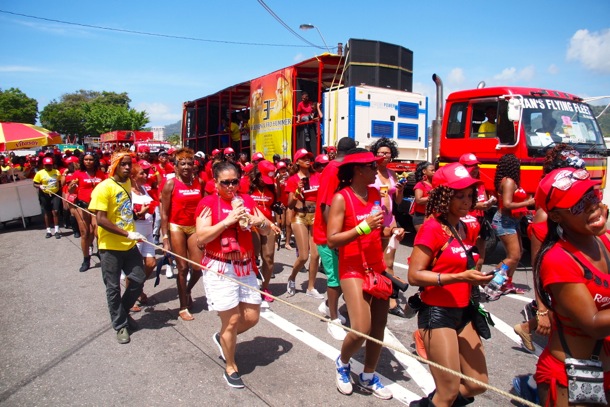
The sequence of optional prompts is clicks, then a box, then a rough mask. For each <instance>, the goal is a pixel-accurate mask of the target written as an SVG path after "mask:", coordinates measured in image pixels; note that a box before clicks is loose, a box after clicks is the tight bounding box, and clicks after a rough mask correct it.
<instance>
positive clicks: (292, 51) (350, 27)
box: [0, 0, 610, 126]
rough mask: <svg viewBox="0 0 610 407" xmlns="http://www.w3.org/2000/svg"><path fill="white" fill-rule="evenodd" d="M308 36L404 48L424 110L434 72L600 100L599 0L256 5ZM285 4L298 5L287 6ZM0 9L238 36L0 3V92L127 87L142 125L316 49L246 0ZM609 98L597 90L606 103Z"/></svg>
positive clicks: (605, 10) (606, 22) (48, 94)
mask: <svg viewBox="0 0 610 407" xmlns="http://www.w3.org/2000/svg"><path fill="white" fill-rule="evenodd" d="M265 4H266V5H267V6H269V7H270V8H271V9H272V10H273V11H274V12H275V14H277V15H278V16H279V17H280V18H281V19H282V20H283V21H284V22H285V23H286V24H287V25H288V26H290V27H291V28H292V29H294V30H295V31H297V33H298V34H300V35H301V36H302V37H304V38H305V39H307V40H308V41H310V42H312V43H315V44H317V45H320V46H322V45H323V44H322V40H321V39H320V36H319V35H318V33H317V32H316V31H315V30H309V31H302V30H299V28H298V27H299V25H300V24H302V23H311V24H314V25H316V26H317V27H318V28H319V30H320V32H321V33H322V35H323V36H324V38H325V40H326V42H327V43H328V45H329V46H331V47H334V46H336V44H337V43H338V42H343V43H345V42H347V40H348V39H349V38H356V39H360V38H363V39H370V40H379V41H385V42H389V43H393V44H398V45H401V46H403V47H406V48H409V49H411V50H412V51H413V52H414V79H413V81H414V91H416V92H420V93H423V94H425V95H427V96H429V97H430V106H434V104H433V103H435V102H434V100H435V94H434V92H435V91H434V84H433V83H432V80H431V76H432V74H433V73H437V74H438V75H440V76H441V78H442V79H443V82H444V84H445V96H447V94H448V93H449V92H451V91H454V90H460V89H468V88H472V87H475V86H476V85H477V83H478V82H479V81H481V80H484V81H485V82H486V83H487V86H494V85H511V84H512V85H521V86H535V87H543V88H550V89H557V90H562V91H566V92H570V93H574V94H577V95H579V96H582V97H592V96H601V95H610V2H609V1H606V0H599V1H593V0H581V1H578V2H574V1H565V0H556V1H522V0H514V1H502V2H499V1H490V0H487V1H479V0H474V1H467V2H453V1H445V0H437V1H434V2H432V1H426V2H421V1H420V2H412V1H398V0H392V1H390V0H387V1H384V0H381V1H361V0H351V1H319V0H309V1H300V2H298V3H297V2H295V1H286V0H284V1H282V0H265ZM297 4H299V5H298V6H297ZM0 10H2V11H8V12H13V13H20V14H27V15H32V16H36V17H42V18H46V19H51V20H64V21H69V22H73V23H79V24H85V25H94V26H101V27H109V28H114V29H120V30H131V31H140V32H149V33H156V34H165V35H171V36H182V37H192V38H198V39H204V40H215V41H229V42H242V43H250V44H254V43H258V44H261V43H264V44H281V45H288V46H281V47H280V46H268V45H265V46H259V45H248V44H231V43H223V42H208V41H192V40H184V39H175V38H166V37H157V36H146V35H137V34H129V33H123V32H116V31H109V30H101V29H95V28H89V27H83V26H75V25H67V24H62V23H58V22H52V21H46V20H40V19H32V18H27V17H23V16H16V15H12V14H6V13H3V12H0V45H1V50H2V53H1V57H0V88H2V89H7V88H11V87H17V88H20V89H21V90H22V91H24V92H25V93H26V94H27V95H28V96H30V97H33V98H35V99H37V100H38V103H39V110H42V108H43V107H44V106H45V105H46V104H47V103H49V102H50V101H51V100H53V99H59V97H60V96H61V95H62V94H64V93H71V92H75V91H77V90H79V89H87V90H97V91H102V90H105V91H114V92H127V93H128V94H129V96H130V97H131V99H132V107H135V108H136V109H138V110H146V111H147V112H148V113H149V116H150V119H151V121H150V123H149V125H151V126H156V125H165V124H169V123H173V122H175V121H177V120H179V119H180V118H181V111H182V103H183V102H184V101H187V100H193V99H196V98H199V97H202V96H205V95H208V94H210V93H214V92H216V91H218V90H220V89H223V88H225V87H227V86H230V85H233V84H236V83H239V82H242V81H246V80H249V79H253V78H256V77H259V76H262V75H264V74H266V73H269V72H272V71H274V70H277V69H279V68H282V67H285V66H289V65H292V64H293V63H295V62H298V61H301V60H303V59H307V58H310V57H312V56H314V55H315V54H319V53H321V52H323V50H322V49H318V48H313V47H311V46H308V45H307V44H306V43H305V42H303V41H302V40H301V39H299V38H297V37H295V36H294V35H293V34H292V33H290V32H289V31H288V30H287V29H286V28H284V27H283V26H282V25H280V23H278V22H277V21H276V20H275V19H274V18H273V17H272V16H271V15H270V14H269V13H268V12H267V11H266V10H265V9H264V8H263V7H262V5H261V4H260V3H259V2H258V1H256V0H248V1H245V0H244V1H239V0H238V1H231V2H229V1H222V2H220V1H215V2H214V1H196V0H187V1H182V2H168V1H163V2H161V1H155V0H152V1H150V0H149V1H139V0H134V1H128V2H126V1H115V0H110V1H104V2H101V1H98V2H93V1H81V2H75V1H65V0H54V1H43V0H20V1H16V0H10V1H9V0H0ZM609 102H610V100H608V99H606V100H605V103H609Z"/></svg>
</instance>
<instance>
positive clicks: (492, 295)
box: [485, 263, 508, 301]
mask: <svg viewBox="0 0 610 407" xmlns="http://www.w3.org/2000/svg"><path fill="white" fill-rule="evenodd" d="M493 273H494V278H493V279H492V280H491V281H490V282H489V284H487V286H486V287H485V294H486V295H487V298H488V299H489V300H490V301H495V300H497V299H498V298H500V296H501V295H502V291H501V288H502V285H503V284H504V282H505V281H506V279H507V278H508V274H507V273H508V266H507V265H506V264H504V263H502V266H500V268H496V269H494V270H493Z"/></svg>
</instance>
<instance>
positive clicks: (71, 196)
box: [66, 194, 76, 204]
mask: <svg viewBox="0 0 610 407" xmlns="http://www.w3.org/2000/svg"><path fill="white" fill-rule="evenodd" d="M66 200H67V201H68V202H70V203H71V204H73V203H75V201H76V194H68V196H67V197H66Z"/></svg>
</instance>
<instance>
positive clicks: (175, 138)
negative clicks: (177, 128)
mask: <svg viewBox="0 0 610 407" xmlns="http://www.w3.org/2000/svg"><path fill="white" fill-rule="evenodd" d="M166 139H167V141H169V142H170V143H171V144H172V145H174V146H175V145H180V144H182V137H180V134H177V133H174V134H170V135H169V136H167V137H166Z"/></svg>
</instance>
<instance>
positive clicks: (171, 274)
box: [165, 264, 174, 278]
mask: <svg viewBox="0 0 610 407" xmlns="http://www.w3.org/2000/svg"><path fill="white" fill-rule="evenodd" d="M165 277H167V278H174V270H173V269H172V265H171V264H168V265H167V266H165Z"/></svg>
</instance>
